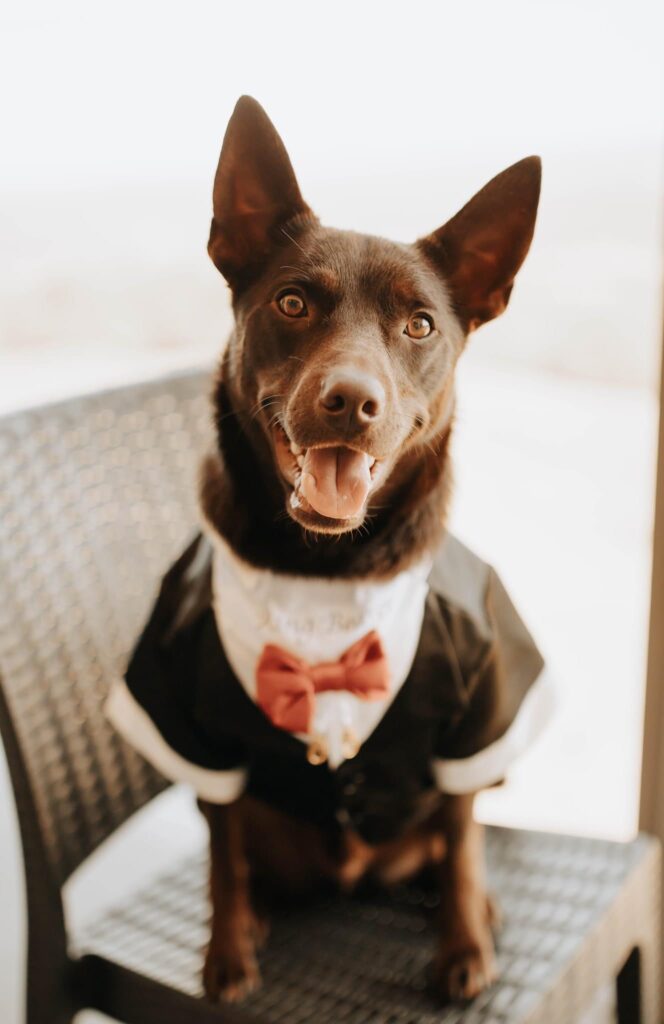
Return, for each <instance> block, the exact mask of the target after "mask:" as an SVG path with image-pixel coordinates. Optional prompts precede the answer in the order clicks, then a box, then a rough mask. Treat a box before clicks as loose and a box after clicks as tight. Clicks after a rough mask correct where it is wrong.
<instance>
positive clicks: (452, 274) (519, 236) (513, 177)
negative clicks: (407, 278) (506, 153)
mask: <svg viewBox="0 0 664 1024" xmlns="http://www.w3.org/2000/svg"><path fill="white" fill-rule="evenodd" d="M540 181H541V161H540V159H539V157H537V156H529V157H526V158H525V160H520V161H519V162H518V163H516V164H513V165H512V167H508V168H507V170H506V171H503V172H502V174H499V175H497V177H495V178H492V180H491V181H490V182H489V184H488V185H485V186H484V188H483V189H482V190H481V192H478V193H477V195H476V196H474V197H473V198H472V199H471V200H470V202H469V203H466V205H465V206H464V207H463V209H462V210H460V211H459V213H457V214H456V216H455V217H452V220H449V221H448V222H447V224H445V225H444V226H443V227H442V228H439V229H438V231H434V233H433V234H432V235H428V236H427V237H426V238H423V239H420V241H419V242H418V243H417V245H418V247H419V248H420V249H421V250H422V251H423V252H424V253H425V254H426V256H427V257H428V258H429V260H431V261H432V262H433V263H434V264H435V265H436V267H437V269H439V270H440V271H441V273H442V274H443V275H444V277H445V281H446V283H447V284H448V286H449V288H450V292H451V295H452V299H453V301H454V305H455V309H456V313H457V315H458V317H459V319H460V320H461V322H462V323H463V325H464V327H465V329H466V330H468V331H472V330H474V329H475V328H476V327H479V326H480V324H483V323H485V322H486V321H487V320H492V319H493V317H495V316H498V315H499V314H500V313H502V312H503V310H504V309H505V307H506V306H507V302H508V300H509V297H510V292H511V291H512V285H513V284H514V278H515V276H516V273H517V271H518V269H519V267H520V266H521V264H522V263H523V261H524V259H525V258H526V254H527V252H528V249H529V247H530V242H531V240H532V237H533V230H534V228H535V217H536V214H537V203H538V200H539V193H540Z"/></svg>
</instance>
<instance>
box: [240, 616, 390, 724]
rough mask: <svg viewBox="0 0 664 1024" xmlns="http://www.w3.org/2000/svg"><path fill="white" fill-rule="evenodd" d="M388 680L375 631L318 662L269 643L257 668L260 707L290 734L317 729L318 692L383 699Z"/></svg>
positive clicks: (366, 698)
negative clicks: (314, 726) (333, 658)
mask: <svg viewBox="0 0 664 1024" xmlns="http://www.w3.org/2000/svg"><path fill="white" fill-rule="evenodd" d="M388 683H389V669H388V664H387V657H386V655H385V651H384V650H383V645H382V643H381V639H380V636H379V635H378V633H377V632H376V631H375V630H372V631H371V632H370V633H367V635H366V636H363V637H361V639H360V640H358V641H356V643H354V644H353V645H352V646H351V647H349V648H348V650H347V651H346V652H345V654H342V655H341V657H340V658H339V660H338V661H321V662H320V663H319V664H317V665H311V664H310V663H309V662H308V661H305V660H304V659H303V658H298V657H296V655H294V654H291V653H290V652H289V651H286V650H284V648H283V647H278V646H277V645H276V644H267V645H266V646H265V647H264V648H263V653H262V654H261V656H260V659H259V662H258V667H257V669H256V685H257V701H258V706H259V707H260V708H261V710H262V711H264V712H265V714H266V715H267V717H268V718H269V719H270V721H271V722H273V724H274V725H276V726H278V727H279V728H280V729H285V730H287V732H304V733H308V732H310V731H311V725H312V721H313V717H314V708H315V705H316V694H317V693H322V692H323V691H324V690H346V691H347V692H348V693H352V694H353V695H354V696H355V697H360V698H361V699H362V700H382V699H383V698H384V697H387V695H388V692H389V686H388Z"/></svg>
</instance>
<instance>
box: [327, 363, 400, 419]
mask: <svg viewBox="0 0 664 1024" xmlns="http://www.w3.org/2000/svg"><path fill="white" fill-rule="evenodd" d="M319 401H320V404H321V406H322V408H323V410H324V415H325V417H326V418H327V419H329V420H330V421H333V422H335V423H338V424H339V425H343V426H346V427H356V428H357V427H364V426H368V424H370V423H372V422H373V421H374V420H377V419H378V418H379V417H380V416H381V415H382V412H383V408H384V406H385V391H384V389H383V386H382V384H381V383H380V381H378V380H376V378H375V377H372V376H371V375H370V374H368V373H364V372H363V371H362V370H356V369H354V368H353V367H348V368H342V367H339V368H337V369H335V370H334V371H333V372H332V373H330V374H329V375H328V376H327V377H326V378H325V380H324V381H323V383H322V385H321V392H320V399H319Z"/></svg>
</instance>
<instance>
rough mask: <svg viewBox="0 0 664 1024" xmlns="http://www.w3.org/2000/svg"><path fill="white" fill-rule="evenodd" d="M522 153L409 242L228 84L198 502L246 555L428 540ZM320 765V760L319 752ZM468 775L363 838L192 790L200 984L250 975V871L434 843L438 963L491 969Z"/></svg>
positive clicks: (305, 885) (371, 572) (505, 240)
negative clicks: (369, 225) (294, 162)
mask: <svg viewBox="0 0 664 1024" xmlns="http://www.w3.org/2000/svg"><path fill="white" fill-rule="evenodd" d="M539 188H540V162H539V159H538V158H536V157H528V158H527V159H525V160H521V161H520V162H519V163H517V164H515V165H514V166H512V167H510V168H508V169H507V170H506V171H504V172H503V173H502V174H500V175H498V176H497V177H496V178H494V179H493V180H492V181H491V182H489V184H488V185H487V186H486V187H485V188H484V189H482V191H481V192H479V193H478V194H477V195H476V196H475V197H474V198H473V199H472V200H471V201H470V202H469V203H468V204H467V205H466V206H465V207H464V208H463V209H462V210H461V211H460V212H459V213H458V214H457V215H456V216H455V217H453V218H452V219H451V220H450V221H448V222H447V224H445V225H444V226H443V227H441V228H439V229H438V230H437V231H434V232H433V233H432V234H431V235H429V236H427V237H426V238H424V239H421V240H420V241H418V242H416V243H415V244H411V245H404V244H397V243H394V242H389V241H385V240H384V239H381V238H374V237H370V236H366V235H361V234H355V233H353V232H349V231H336V230H333V229H330V228H325V227H323V226H321V224H320V223H319V221H318V220H317V218H316V217H315V216H314V214H313V213H312V211H311V210H310V209H309V207H308V206H307V205H306V203H305V202H304V200H303V199H302V196H301V195H300V190H299V188H298V185H297V182H296V179H295V176H294V173H293V170H292V167H291V164H290V161H289V159H288V156H287V153H286V150H285V149H284V146H283V144H282V142H281V139H280V138H279V136H278V135H277V133H276V131H275V129H274V127H273V126H272V124H271V123H270V121H269V120H268V118H267V116H266V115H265V113H264V112H263V110H262V108H261V107H260V106H259V105H258V104H257V103H256V102H255V101H253V100H252V99H250V98H247V97H244V98H242V99H241V100H240V101H239V103H238V104H237V107H236V109H235V111H234V113H233V116H232V118H231V121H230V124H229V126H228V130H227V133H226V137H225V139H224V144H223V148H222V152H221V157H220V160H219V167H218V170H217V174H216V178H215V183H214V218H213V220H212V229H211V234H210V242H209V253H210V256H211V258H212V260H213V261H214V263H215V265H216V266H217V267H218V269H219V270H220V271H221V273H222V274H223V276H224V277H225V278H226V280H227V281H228V283H229V285H230V288H231V291H232V295H233V308H234V313H235V323H236V326H235V329H234V331H233V334H232V335H231V338H230V341H229V343H228V346H227V348H226V349H225V352H224V356H223V362H222V366H221V370H220V374H219V378H218V382H217V385H216V391H215V402H216V419H217V429H218V436H219V450H218V454H216V455H215V457H214V458H211V459H209V460H208V462H207V463H206V465H205V468H204V475H203V482H202V505H203V510H204V513H205V517H206V519H207V521H208V523H209V524H210V526H211V528H212V529H213V530H214V531H216V532H217V533H218V534H219V535H220V536H221V537H223V538H224V539H225V541H226V543H227V544H228V545H230V547H231V548H232V549H233V551H234V552H235V554H236V555H238V556H239V557H240V558H241V559H242V560H244V561H245V562H247V563H249V564H250V565H252V566H254V567H259V568H263V569H267V570H271V571H273V572H277V573H282V574H291V575H292V574H296V575H298V576H300V577H302V576H304V577H315V578H318V577H324V578H331V579H338V578H344V579H356V578H362V579H366V580H381V579H389V578H392V577H395V576H396V574H399V573H402V572H404V570H406V569H408V567H410V566H412V565H414V564H417V563H418V561H419V560H421V559H422V558H423V557H424V556H426V555H427V553H430V552H432V551H434V550H435V549H436V548H437V547H438V545H439V544H440V543H441V540H442V537H443V531H444V526H445V514H446V506H447V502H448V497H449V493H450V471H449V467H448V448H449V441H450V432H451V429H452V420H453V412H454V391H453V387H454V371H455V366H456V363H457V360H458V358H459V356H460V354H461V352H462V351H463V348H464V345H465V342H466V338H467V335H468V334H469V333H470V332H471V331H473V330H475V328H477V327H479V326H480V325H481V324H483V323H485V322H486V321H487V320H490V319H492V318H493V317H495V316H497V315H498V314H499V313H501V312H502V311H503V310H504V309H505V306H506V305H507V302H508V299H509V296H510V292H511V290H512V286H513V283H514V277H515V275H516V273H517V271H518V269H519V267H520V266H521V264H522V262H523V260H524V258H525V256H526V253H527V252H528V248H529V245H530V242H531V238H532V234H533V228H534V223H535V215H536V210H537V203H538V197H539ZM321 770H323V769H321ZM472 804H473V795H472V794H464V795H450V796H440V795H437V796H434V797H432V798H431V800H430V801H429V804H428V805H427V808H426V810H425V811H424V812H422V813H420V814H419V816H418V818H417V820H416V821H414V822H413V821H410V822H408V823H404V828H403V830H402V833H401V834H400V835H398V836H396V837H392V838H389V839H386V840H384V841H382V842H373V843H369V842H367V841H365V840H364V839H363V838H361V837H360V835H359V834H358V833H357V832H356V830H355V829H354V828H353V827H352V824H350V823H348V822H347V823H346V824H345V825H342V826H341V827H340V826H339V823H338V821H334V822H330V824H329V827H328V826H327V825H326V823H325V822H324V821H323V822H318V823H312V822H306V823H305V822H303V821H301V820H298V819H297V818H296V817H294V816H291V815H289V814H288V813H286V812H284V810H283V809H276V808H274V807H270V806H269V805H268V804H267V803H266V802H264V801H262V800H261V799H257V798H256V797H255V796H246V795H245V796H242V797H240V798H239V799H238V800H235V801H234V802H231V803H228V804H226V805H222V806H220V805H217V804H215V803H211V802H206V801H201V806H202V809H203V811H204V813H205V815H206V817H207V820H208V822H209V826H210V834H211V844H212V879H211V893H212V903H213V920H212V937H211V940H210V944H209V948H208V951H207V958H206V964H205V987H206V991H207V993H208V995H209V996H210V997H212V998H218V997H219V996H220V995H223V996H225V997H227V998H238V997H240V996H242V995H243V994H244V993H245V992H247V991H248V990H250V989H251V988H252V986H254V985H255V983H256V982H257V980H258V972H257V967H256V959H255V949H256V945H257V942H258V941H259V939H260V938H261V936H262V934H263V931H264V924H263V922H262V921H260V920H259V919H258V917H257V915H256V912H255V909H254V905H253V900H252V884H253V882H255V881H265V880H271V881H272V882H273V883H275V884H276V886H277V887H278V888H280V889H281V890H282V891H284V892H293V893H295V892H303V891H307V890H308V889H310V888H312V887H314V886H315V885H316V884H318V882H320V881H327V882H329V881H330V880H332V881H334V882H335V883H337V884H339V885H341V886H349V885H352V884H353V883H354V882H355V881H357V880H358V879H360V878H362V877H363V876H365V875H367V874H371V875H373V876H375V877H378V878H379V879H382V880H384V881H385V882H387V883H390V882H392V881H395V880H396V879H398V878H402V877H404V876H406V875H412V874H413V873H414V872H416V871H418V870H419V869H421V868H422V867H423V865H425V864H431V863H434V864H436V865H438V867H437V871H438V872H439V879H440V891H441V915H440V939H439V944H438V949H437V952H436V959H435V966H436V976H437V981H438V984H439V988H440V992H441V993H442V994H443V996H445V997H452V998H467V997H472V996H474V995H475V994H477V993H478V992H479V991H480V990H481V989H482V988H483V987H484V986H486V985H487V984H489V983H491V982H492V980H493V979H495V977H496V965H495V959H494V952H493V944H492V936H491V923H492V920H491V907H490V902H489V900H488V897H487V894H486V891H485V886H484V880H483V853H482V837H481V833H480V830H479V827H478V826H477V825H476V824H475V823H474V821H473V816H472Z"/></svg>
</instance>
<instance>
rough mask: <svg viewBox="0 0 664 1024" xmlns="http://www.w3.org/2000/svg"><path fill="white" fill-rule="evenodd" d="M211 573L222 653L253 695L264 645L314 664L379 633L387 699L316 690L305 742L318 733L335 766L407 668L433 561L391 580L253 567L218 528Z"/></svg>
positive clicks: (380, 711) (372, 724)
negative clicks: (386, 675) (387, 675)
mask: <svg viewBox="0 0 664 1024" xmlns="http://www.w3.org/2000/svg"><path fill="white" fill-rule="evenodd" d="M210 539H211V541H212V544H213V547H214V561H213V571H212V587H213V605H214V613H215V618H216V622H217V628H218V630H219V635H220V637H221V642H222V645H223V647H224V651H225V653H226V657H227V658H228V661H229V663H230V665H231V668H232V669H233V671H234V673H235V675H236V676H237V678H238V679H239V681H240V683H241V684H242V686H243V687H244V689H245V690H246V692H247V694H248V695H249V696H250V697H251V699H252V700H255V699H256V667H257V664H258V660H259V658H260V656H261V653H262V651H263V648H264V647H265V645H266V644H277V645H278V646H280V647H283V648H284V649H286V650H287V651H289V652H290V653H292V654H294V655H296V656H297V657H300V658H303V659H305V660H306V661H308V662H311V663H313V664H316V663H318V662H321V661H336V660H337V659H339V658H340V657H341V655H342V654H344V653H345V651H347V650H348V648H349V647H350V646H351V645H352V644H354V643H355V642H356V641H357V640H359V639H360V638H361V637H363V636H365V635H366V634H367V633H368V632H370V631H371V630H376V632H377V633H378V634H379V636H380V638H381V641H382V643H383V647H384V649H385V652H386V655H387V659H388V663H389V669H390V678H389V694H388V696H387V697H386V698H385V699H384V700H375V701H374V700H372V701H367V700H362V699H361V698H359V697H355V696H354V695H353V694H351V693H348V692H346V691H338V690H335V691H328V692H323V693H319V694H317V695H316V707H315V713H314V719H313V724H312V728H311V731H310V733H309V734H306V735H304V734H296V735H297V738H298V739H301V740H303V741H304V742H309V741H311V740H312V739H318V738H323V739H324V741H325V745H326V747H327V760H328V763H329V765H330V767H331V768H337V767H338V766H339V764H341V762H342V761H343V760H345V758H346V756H348V755H347V754H345V753H344V751H345V749H346V748H345V745H344V737H345V736H347V735H348V733H349V731H350V733H351V734H352V735H353V736H354V737H355V738H356V739H357V741H358V743H359V744H361V743H363V742H364V741H365V740H366V739H367V738H368V737H369V735H370V734H371V733H372V732H373V730H374V729H375V728H376V726H377V725H378V723H379V721H380V720H381V718H382V717H383V715H384V714H385V712H386V711H387V709H388V707H389V706H390V704H391V703H392V701H393V700H394V698H395V696H396V694H397V693H398V692H399V689H400V688H401V686H402V685H403V683H404V681H405V680H406V678H407V676H408V673H409V672H410V668H411V665H412V663H413V660H414V658H415V653H416V651H417V645H418V642H419V638H420V632H421V629H422V620H423V617H424V605H425V601H426V596H427V591H428V583H427V579H428V576H429V573H430V571H431V563H430V562H428V561H427V562H421V563H419V564H418V565H416V566H414V567H412V568H410V569H408V570H406V571H404V572H401V573H399V574H398V575H397V576H394V577H393V578H392V579H389V580H364V579H350V580H345V579H344V580H337V579H324V578H320V577H307V576H290V575H285V574H280V573H274V572H271V571H269V570H267V569H256V568H254V567H253V566H251V565H249V564H248V563H247V562H244V561H242V560H241V559H240V558H239V557H238V556H237V555H236V554H235V553H234V552H233V551H232V550H231V548H230V547H229V546H228V544H226V542H225V541H224V540H223V539H222V538H221V537H219V536H218V535H217V534H214V533H211V534H210Z"/></svg>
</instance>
